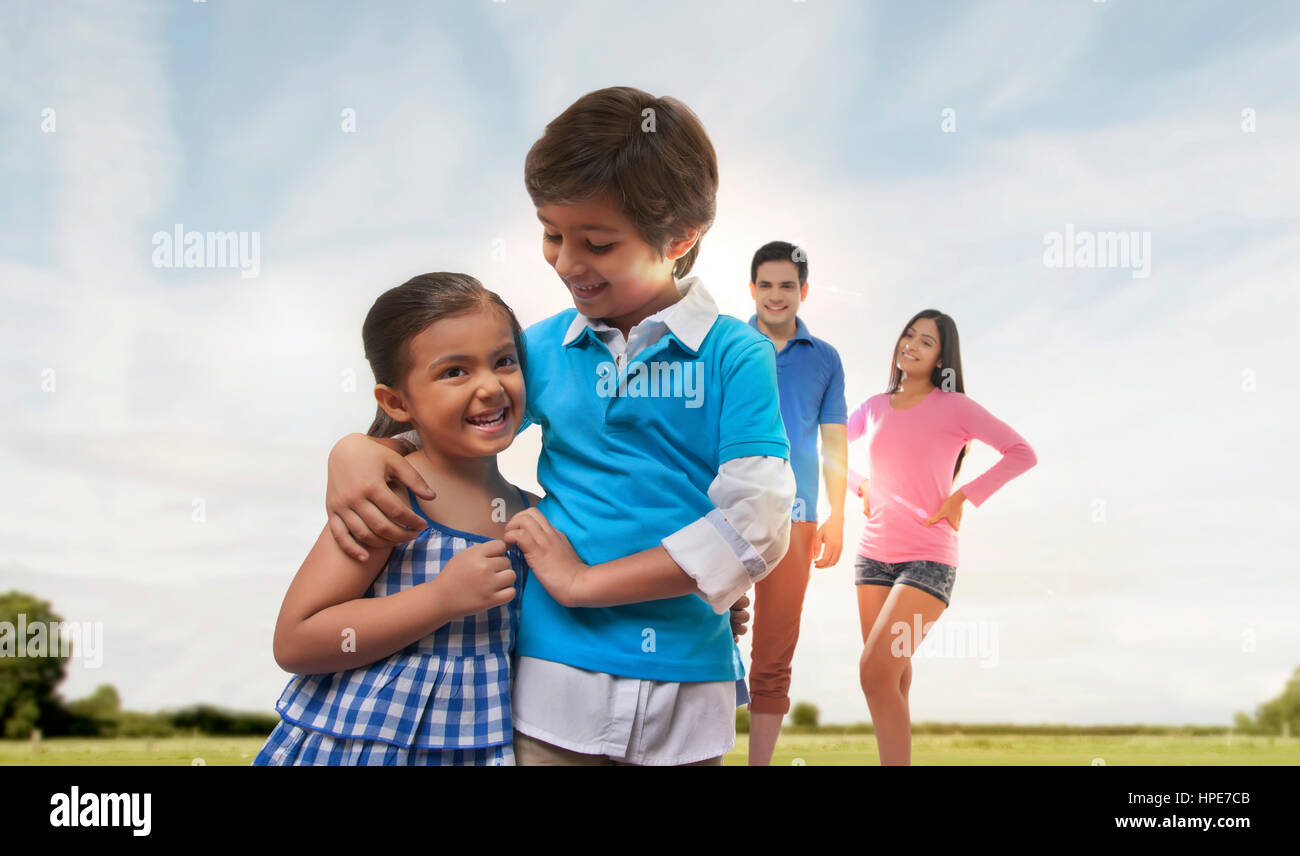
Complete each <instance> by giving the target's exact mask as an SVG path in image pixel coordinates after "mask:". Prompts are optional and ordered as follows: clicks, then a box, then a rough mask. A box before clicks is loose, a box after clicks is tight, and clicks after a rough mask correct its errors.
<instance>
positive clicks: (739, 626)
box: [731, 594, 749, 642]
mask: <svg viewBox="0 0 1300 856" xmlns="http://www.w3.org/2000/svg"><path fill="white" fill-rule="evenodd" d="M747 606H749V595H747V594H742V595H741V596H740V600H738V601H736V602H735V603H733V604H732V605H731V638H732V639H733V640H735V641H736V642H739V641H740V637H741V636H744V635H745V631H747V630H748V629H749V627H748V624H749V610H747V609H745V607H747Z"/></svg>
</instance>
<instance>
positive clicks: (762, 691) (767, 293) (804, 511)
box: [749, 241, 848, 766]
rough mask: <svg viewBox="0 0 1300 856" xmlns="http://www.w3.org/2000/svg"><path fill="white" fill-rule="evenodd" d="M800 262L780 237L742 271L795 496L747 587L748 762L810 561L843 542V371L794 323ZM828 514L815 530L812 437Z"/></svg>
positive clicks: (766, 744) (823, 562) (777, 690)
mask: <svg viewBox="0 0 1300 856" xmlns="http://www.w3.org/2000/svg"><path fill="white" fill-rule="evenodd" d="M808 287H809V284H808V259H807V256H806V255H805V253H804V252H803V250H802V249H800V248H798V247H796V246H794V245H793V244H790V243H787V242H785V241H772V242H771V243H769V244H765V245H764V246H762V247H760V248H759V250H758V252H756V253H755V254H754V259H753V262H752V263H751V265H750V281H749V291H750V294H751V296H753V298H754V308H755V315H754V316H753V317H752V318H750V319H749V323H750V325H751V326H753V327H754V328H756V329H757V330H758V331H759V332H761V333H763V334H764V335H765V336H767V337H768V338H769V339H771V340H772V343H773V345H775V346H776V351H777V356H776V371H777V388H778V392H779V395H780V398H781V419H782V421H783V422H784V424H785V430H786V435H787V437H788V438H789V440H790V465H791V467H792V468H793V470H794V476H795V482H796V485H797V490H796V494H795V501H794V505H793V507H792V509H791V524H790V548H789V550H788V551H787V552H786V554H785V558H784V559H783V560H782V561H781V562H780V564H778V565H777V566H776V568H775V569H773V570H772V572H771V573H770V574H768V576H767V577H765V578H764V579H762V580H760V581H759V582H758V583H757V584H756V585H755V587H754V629H753V634H754V635H753V649H752V663H751V666H750V679H749V680H750V686H749V695H750V702H749V712H750V717H749V763H750V765H751V766H767V765H769V764H770V763H771V762H772V752H773V750H774V749H775V748H776V740H777V737H778V736H779V735H780V733H781V720H782V719H783V718H784V717H785V714H786V713H788V712H789V710H790V661H791V660H792V659H793V657H794V649H795V644H796V643H797V642H798V639H799V616H800V613H801V612H802V610H803V599H804V593H805V591H806V590H807V588H808V577H809V569H810V566H811V565H812V563H813V558H814V556H816V557H817V559H816V565H817V567H819V568H828V567H831V566H832V565H834V564H835V563H836V562H837V561H838V560H839V557H840V548H841V546H842V544H843V541H844V494H845V488H846V481H847V479H846V467H847V463H848V441H847V439H846V429H845V423H846V422H847V421H848V408H847V407H846V406H845V402H844V369H843V366H842V365H841V363H840V355H839V353H838V352H837V351H836V350H835V348H833V347H831V345H829V344H828V343H826V342H824V341H823V340H821V339H818V338H816V337H814V336H812V335H811V334H809V332H808V328H807V326H806V325H805V324H804V322H803V321H802V320H800V319H799V317H798V312H799V307H800V306H801V305H802V303H803V302H804V301H805V300H807V298H808ZM819 428H820V433H821V441H822V454H823V455H824V458H825V460H824V462H823V472H824V474H825V477H826V489H827V491H828V493H829V499H830V506H831V513H830V517H829V518H827V520H826V522H825V524H823V525H822V526H821V527H820V528H818V526H817V487H818V480H817V461H818V456H817V434H818V429H819Z"/></svg>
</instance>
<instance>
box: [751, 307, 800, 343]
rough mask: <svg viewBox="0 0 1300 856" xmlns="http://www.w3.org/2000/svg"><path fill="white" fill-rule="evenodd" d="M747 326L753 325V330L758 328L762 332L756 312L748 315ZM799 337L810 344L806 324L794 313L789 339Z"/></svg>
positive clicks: (798, 338)
mask: <svg viewBox="0 0 1300 856" xmlns="http://www.w3.org/2000/svg"><path fill="white" fill-rule="evenodd" d="M749 326H751V327H753V328H754V329H755V330H758V332H760V333H762V332H763V331H762V330H759V329H758V313H755V314H753V315H751V316H749ZM764 335H766V334H764ZM800 339H802V340H803V341H805V342H808V343H809V344H812V335H811V334H810V333H809V332H808V325H807V324H805V323H803V319H802V318H800V317H799V316H798V315H796V316H794V335H793V336H791V337H790V341H791V342H797V341H799V340H800Z"/></svg>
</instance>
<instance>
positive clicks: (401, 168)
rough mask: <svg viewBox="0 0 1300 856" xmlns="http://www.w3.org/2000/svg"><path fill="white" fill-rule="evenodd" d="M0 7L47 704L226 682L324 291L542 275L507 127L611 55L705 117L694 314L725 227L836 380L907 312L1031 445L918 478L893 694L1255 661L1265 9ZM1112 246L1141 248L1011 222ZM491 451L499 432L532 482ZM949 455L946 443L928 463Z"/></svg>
mask: <svg viewBox="0 0 1300 856" xmlns="http://www.w3.org/2000/svg"><path fill="white" fill-rule="evenodd" d="M0 22H3V26H0V191H2V192H0V287H3V294H4V305H5V309H6V311H5V312H4V313H3V314H2V315H0V330H2V331H3V336H4V344H5V347H4V348H3V349H2V350H0V381H2V386H0V388H2V389H3V391H4V396H5V398H4V401H5V405H6V408H5V409H6V413H7V418H6V420H5V424H4V427H3V428H2V429H0V472H3V475H4V484H5V486H6V487H7V489H6V490H4V491H2V492H0V521H3V523H2V527H3V528H2V530H0V531H3V534H4V538H3V541H0V591H4V590H9V589H19V590H23V591H28V592H32V593H35V594H38V595H40V596H41V597H44V598H46V599H48V600H49V601H50V602H51V603H52V605H53V607H54V608H55V610H56V611H57V612H58V613H59V614H60V615H62V616H63V618H64V619H65V620H68V621H78V622H97V623H99V624H100V625H101V626H102V630H103V641H102V649H103V650H102V662H99V663H95V664H94V665H93V666H92V665H91V661H90V660H89V659H88V658H77V657H74V658H73V660H71V661H70V663H69V667H68V678H67V680H66V681H65V683H64V684H63V685H62V686H61V689H62V693H63V695H64V696H65V697H66V698H76V697H80V696H84V695H87V694H89V693H90V692H91V691H92V690H93V689H94V688H95V687H96V686H98V685H99V684H101V683H112V684H113V685H115V686H116V687H117V689H118V691H119V693H120V695H121V698H122V703H123V705H124V707H127V708H129V709H133V710H156V709H160V708H177V707H182V706H186V705H190V704H195V703H200V702H203V703H212V704H219V705H223V706H227V707H231V708H236V709H241V710H263V711H268V712H269V711H271V710H272V709H273V706H274V703H275V700H276V698H277V697H278V695H279V693H280V690H281V689H282V688H283V686H284V684H285V682H286V680H287V678H288V676H287V675H286V674H285V673H283V672H282V671H280V669H279V668H278V667H277V666H276V664H275V662H274V660H273V658H272V655H271V639H272V630H273V627H274V622H275V618H276V614H277V612H278V610H279V607H280V601H281V599H282V597H283V595H284V591H285V589H286V588H287V586H288V584H289V582H290V580H291V579H292V577H293V575H294V573H295V572H296V571H297V569H298V566H299V565H300V563H301V562H302V559H303V557H304V556H305V555H306V553H307V550H308V548H309V547H310V546H311V544H312V543H313V542H314V540H315V538H316V537H317V535H318V534H319V532H320V530H321V527H322V526H323V525H324V522H325V515H324V488H325V459H326V455H327V454H328V452H329V449H330V447H331V446H332V445H333V443H334V442H335V441H336V440H337V439H338V438H340V437H341V436H343V435H344V434H347V433H349V432H354V431H364V430H365V428H366V426H367V425H368V424H369V420H370V418H371V416H372V415H373V411H374V403H373V398H372V397H371V395H370V385H371V383H372V379H371V376H370V374H369V370H368V367H367V365H366V363H365V360H364V357H363V355H362V352H361V341H360V327H361V322H362V320H363V318H364V316H365V312H366V310H367V309H368V308H369V306H370V304H371V302H372V301H373V300H374V298H375V297H376V296H378V294H380V293H381V292H382V291H384V290H386V289H388V288H390V287H392V286H394V285H397V284H399V283H401V282H403V281H405V280H406V279H408V278H409V277H411V276H413V275H415V274H417V273H422V272H426V271H432V270H449V271H464V272H467V273H470V274H473V275H474V276H477V277H478V278H479V279H481V280H482V281H483V282H484V283H485V284H486V285H487V286H488V287H489V288H492V289H493V290H495V291H497V292H498V293H500V294H501V295H502V296H503V297H504V298H505V300H506V301H507V302H508V303H509V304H510V305H511V306H512V307H513V308H514V309H515V311H516V313H517V315H518V316H519V318H520V320H521V321H522V322H523V323H524V324H525V325H527V324H529V323H533V322H535V321H539V320H541V319H543V318H545V317H547V316H549V315H552V314H554V313H556V312H558V311H561V310H563V309H565V308H567V307H568V306H570V305H571V302H570V300H569V299H568V297H567V292H566V291H565V290H564V288H563V286H562V284H561V282H560V281H559V279H558V278H557V277H556V276H555V273H554V271H553V270H551V269H550V268H549V267H548V266H547V264H546V263H545V261H544V260H543V259H542V256H541V253H540V246H541V244H540V239H541V228H540V225H539V224H538V222H537V220H536V217H535V212H534V209H533V208H532V205H531V202H530V200H529V199H528V196H527V194H526V193H525V191H524V187H523V181H522V177H523V176H522V171H523V170H522V167H523V159H524V155H525V153H526V152H527V150H528V148H529V147H530V146H531V145H532V143H533V142H534V141H535V140H536V139H537V138H538V136H540V134H541V132H542V130H543V128H544V127H545V124H546V122H547V121H548V120H550V119H551V118H553V117H555V116H556V115H558V114H559V113H560V112H561V111H562V110H563V109H564V108H565V107H567V106H568V105H569V104H570V103H572V102H573V101H574V100H576V99H577V98H578V97H580V96H581V95H583V94H585V93H587V92H589V91H592V90H594V89H599V88H602V87H605V86H612V85H630V86H635V87H638V88H640V89H643V90H645V91H647V92H650V93H652V94H655V95H671V96H673V97H676V98H678V99H680V100H682V101H684V102H685V103H686V104H687V105H689V106H690V107H691V108H692V109H693V110H694V111H695V112H696V114H697V115H698V116H699V117H700V118H701V120H702V122H703V123H704V126H705V128H706V130H707V132H708V133H709V136H710V138H711V140H712V142H713V144H714V146H715V149H716V150H717V153H718V159H719V170H720V176H721V182H720V189H719V194H718V207H717V217H716V220H715V222H714V224H713V226H712V228H711V229H710V230H709V231H708V233H707V234H706V235H705V237H704V238H703V242H702V248H701V254H700V258H699V261H698V263H697V265H696V269H695V271H694V273H697V274H699V275H700V277H701V278H702V281H703V282H704V283H705V284H706V286H707V288H708V289H709V291H710V293H711V294H712V295H713V296H714V298H715V299H716V300H717V302H718V304H719V306H720V308H721V310H722V311H723V312H725V313H728V314H731V315H735V316H737V317H739V318H742V319H747V318H748V317H749V316H750V315H751V314H752V313H753V309H754V307H753V301H752V299H751V298H750V297H749V294H748V289H747V287H746V283H747V281H748V277H749V260H750V257H751V256H752V255H753V252H754V250H755V249H757V248H758V247H759V246H761V245H762V244H764V243H766V242H768V241H770V240H788V241H791V242H793V243H796V244H798V245H799V246H801V247H803V248H804V250H805V252H806V253H807V257H808V260H809V266H810V269H809V279H810V282H811V286H810V293H809V297H808V300H807V302H806V304H805V305H804V306H803V308H802V310H801V317H802V318H803V319H804V320H805V321H806V323H807V324H808V326H809V329H810V331H811V332H812V333H813V334H814V335H816V336H818V337H820V338H823V339H825V340H826V341H828V342H830V343H831V344H833V345H834V346H835V347H836V348H837V349H838V350H839V353H840V355H841V358H842V360H843V363H844V366H845V370H846V387H847V397H848V403H849V407H850V408H852V407H855V406H856V405H857V404H858V403H860V402H861V401H862V400H864V399H865V398H867V397H869V396H870V395H873V394H876V393H878V392H881V391H883V390H884V387H885V384H886V381H887V375H886V368H887V365H888V363H887V360H888V358H889V355H890V353H891V351H892V346H893V343H894V340H895V337H897V335H898V332H899V330H900V329H901V328H902V326H903V324H904V323H905V322H906V321H907V320H908V318H910V317H911V315H912V314H913V313H915V312H916V311H918V310H921V309H925V308H932V307H933V308H939V309H942V310H943V311H944V312H946V313H947V314H949V315H951V316H952V317H953V318H954V319H955V320H956V322H957V325H958V328H959V330H960V333H961V344H962V362H963V368H964V374H965V381H966V392H967V394H968V395H970V396H971V397H972V398H974V399H975V400H976V401H978V402H979V403H980V404H982V405H983V406H984V407H985V408H987V409H988V410H989V411H991V412H992V413H993V414H994V415H996V416H997V417H998V418H1000V419H1002V420H1003V421H1005V422H1007V423H1008V424H1010V425H1011V426H1012V427H1013V428H1015V429H1016V430H1017V431H1018V432H1019V433H1020V434H1021V435H1022V436H1024V437H1025V438H1026V440H1027V441H1028V442H1029V443H1030V444H1031V445H1032V447H1033V448H1034V450H1035V452H1036V454H1037V457H1038V464H1037V466H1036V467H1034V468H1033V469H1032V470H1030V471H1029V472H1027V473H1026V474H1024V475H1023V476H1020V477H1019V478H1017V479H1015V480H1013V481H1012V482H1010V483H1008V484H1007V485H1006V486H1005V487H1004V488H1003V489H1001V490H1000V491H998V492H997V493H996V494H995V495H994V496H993V497H992V498H991V499H990V500H989V501H987V502H986V503H985V504H984V505H983V506H982V507H980V508H978V509H976V508H973V507H971V506H969V505H968V506H967V508H966V510H965V514H964V517H963V520H962V527H961V532H960V555H961V562H960V566H959V570H958V574H957V582H956V585H955V588H954V590H953V600H952V606H951V608H950V609H949V610H948V611H947V612H946V613H945V614H944V616H943V618H942V619H941V620H940V622H939V624H938V625H936V628H935V630H934V631H933V634H932V636H931V638H930V639H928V640H927V641H926V643H925V645H924V646H922V648H921V650H920V651H919V652H918V655H917V659H916V661H915V662H914V677H913V683H912V689H911V693H910V698H911V713H912V718H913V721H917V722H919V721H945V722H951V721H961V722H1016V723H1042V722H1050V723H1073V724H1100V723H1133V722H1147V723H1166V724H1184V723H1197V724H1211V725H1213V724H1220V725H1228V724H1230V723H1231V722H1232V718H1233V715H1234V714H1235V713H1236V712H1237V711H1247V712H1251V711H1253V710H1254V708H1255V706H1256V705H1258V704H1260V703H1262V702H1264V701H1266V700H1267V699H1270V698H1272V697H1274V696H1276V695H1277V694H1278V693H1280V691H1281V690H1282V687H1283V685H1284V683H1285V681H1286V679H1287V677H1288V676H1289V675H1290V674H1291V672H1292V671H1293V670H1294V669H1295V668H1296V667H1297V666H1300V622H1296V621H1295V620H1294V613H1295V608H1296V606H1297V604H1298V603H1300V577H1298V576H1297V573H1296V572H1297V565H1298V563H1297V560H1296V558H1295V557H1296V555H1297V547H1300V536H1298V535H1297V532H1300V527H1297V526H1296V525H1295V524H1294V522H1293V521H1294V519H1295V517H1296V515H1297V513H1298V512H1300V501H1297V499H1296V498H1295V494H1294V491H1293V485H1294V483H1295V474H1296V466H1295V464H1294V450H1293V445H1294V443H1293V442H1292V441H1287V440H1286V437H1288V436H1290V437H1292V438H1294V435H1293V434H1292V433H1291V427H1292V426H1293V425H1294V424H1295V422H1296V419H1297V416H1300V408H1297V406H1296V403H1295V402H1296V394H1297V392H1298V391H1300V390H1297V382H1296V373H1295V371H1294V370H1293V369H1292V368H1291V367H1290V366H1289V365H1288V364H1287V363H1286V360H1287V359H1288V356H1287V355H1288V354H1290V353H1292V352H1293V350H1294V345H1295V334H1294V331H1293V319H1294V318H1295V317H1296V313H1297V309H1300V289H1298V288H1297V285H1300V276H1298V274H1300V237H1298V236H1300V228H1298V227H1300V205H1297V203H1296V200H1297V199H1298V198H1300V158H1298V157H1297V154H1298V153H1300V94H1297V91H1296V89H1295V86H1294V81H1295V80H1296V79H1300V15H1297V14H1296V12H1295V10H1294V7H1293V6H1290V4H1287V3H1281V2H1279V3H1267V2H1260V3H1251V4H1231V3H1198V2H1177V3H1175V2H1151V1H1150V0H1147V2H1136V1H1135V0H1108V2H1100V3H1099V2H1091V0H1062V2H1055V3H1028V2H1023V3H1013V2H986V3H956V2H935V3H924V4H920V3H916V4H908V3H901V2H897V3H865V2H861V3H859V2H839V3H837V2H823V0H805V2H790V0H753V2H735V3H727V2H704V3H701V2H683V3H674V2H665V3H661V4H656V6H655V14H654V15H653V16H647V15H646V12H645V7H644V5H643V4H636V3H630V2H627V3H616V2H601V3H595V2H590V3H581V2H572V3H570V2H562V0H552V2H521V0H506V2H489V0H465V2H446V3H426V4H404V3H385V4H378V5H375V6H373V7H367V6H360V5H357V4H343V3H323V2H313V3H301V2H298V3H294V2H285V3H276V4H254V3H246V2H225V0H209V2H179V0H177V2H167V3H142V2H123V3H117V4H98V3H66V4H57V5H55V4H43V3H37V2H16V3H8V4H6V5H5V7H4V10H3V11H2V12H0ZM178 225H179V226H180V227H181V228H182V229H183V230H198V231H201V232H234V233H245V234H246V235H248V236H250V237H251V236H252V235H254V234H256V235H257V236H258V242H259V243H258V248H259V253H258V258H257V265H256V269H255V270H254V269H252V268H250V267H249V266H245V267H244V269H243V270H241V269H240V268H238V267H237V266H226V267H214V266H211V265H209V266H207V267H202V268H186V267H166V266H159V265H158V264H156V262H157V261H158V258H159V256H158V239H157V238H156V235H157V234H158V233H164V234H170V233H171V232H173V230H174V229H176V228H177V227H178ZM1112 232H1113V233H1122V234H1124V235H1132V236H1136V237H1135V244H1134V246H1136V247H1141V246H1147V247H1149V252H1148V253H1146V254H1144V260H1143V263H1142V264H1137V263H1136V261H1135V260H1134V259H1131V258H1130V259H1129V260H1127V261H1124V262H1123V263H1120V261H1117V260H1115V259H1111V260H1110V262H1111V263H1110V264H1109V265H1106V266H1088V265H1085V264H1082V263H1080V262H1082V261H1083V260H1081V259H1078V258H1074V259H1071V261H1072V262H1073V263H1072V264H1065V265H1062V264H1057V263H1053V262H1051V261H1050V260H1049V257H1048V254H1047V252H1046V250H1047V248H1048V246H1049V245H1050V243H1051V242H1052V241H1053V240H1057V239H1056V238H1054V237H1053V236H1062V235H1066V234H1069V235H1072V236H1073V235H1077V234H1079V233H1087V234H1088V235H1091V236H1097V235H1100V234H1101V233H1112ZM1121 261H1122V260H1121ZM245 273H249V274H252V273H255V274H256V275H248V276H245V275H244V274H245ZM539 443H540V436H539V432H538V431H536V430H530V431H528V432H526V433H525V434H523V435H521V436H520V438H519V439H518V440H517V441H516V442H515V444H514V445H513V446H512V447H511V448H510V449H509V450H508V451H507V452H505V453H504V454H503V455H502V456H501V466H502V471H503V473H504V474H505V475H506V477H507V478H509V479H510V480H511V481H513V482H515V483H517V484H519V485H521V486H523V487H525V488H528V489H532V490H537V487H538V486H537V483H536V473H535V465H536V456H537V451H538V448H539ZM996 460H997V453H996V452H995V451H994V450H992V449H990V448H988V447H986V446H982V445H979V444H976V445H975V446H974V447H973V449H972V452H971V453H970V454H968V456H967V458H966V461H965V463H964V464H963V473H964V474H969V476H973V475H975V474H977V473H979V472H982V471H983V470H984V469H986V468H987V467H989V466H991V465H992V464H993V463H994V462H995V461H996ZM864 461H865V458H864V453H863V450H862V449H861V448H858V447H857V444H855V447H854V448H851V450H850V462H851V463H852V464H854V465H855V466H857V467H858V468H859V469H862V464H863V463H864ZM821 493H822V506H823V508H822V510H823V513H824V512H825V510H826V508H827V505H826V500H825V489H824V487H823V489H822V491H821ZM860 511H861V509H860V507H858V506H857V504H856V503H855V502H853V501H850V503H849V513H848V516H847V522H846V527H845V532H844V543H845V549H844V552H843V555H842V557H841V559H840V561H839V563H838V564H837V565H836V566H835V567H833V568H828V569H814V570H813V572H812V574H813V576H812V581H811V583H810V586H809V590H808V594H807V598H806V601H805V607H804V620H803V629H802V631H801V635H800V641H799V648H798V651H797V653H796V655H795V659H794V663H793V680H792V684H791V693H790V695H791V698H792V699H793V700H794V701H796V702H798V701H810V702H813V703H814V704H816V705H817V706H818V707H819V708H820V711H821V719H822V721H823V722H845V723H847V722H859V721H866V720H867V719H868V718H869V717H868V711H867V707H866V703H865V701H864V700H863V697H862V693H861V690H860V687H859V685H858V674H857V662H858V656H859V654H860V648H861V636H860V630H859V627H858V617H857V611H856V600H855V592H854V587H853V570H852V565H853V557H854V554H855V553H856V545H857V540H858V538H859V536H860V534H861V528H862V523H863V519H862V516H861V513H860ZM962 639H969V640H975V641H977V642H981V643H982V644H977V645H974V646H971V647H966V648H962V647H961V646H960V645H958V644H957V643H958V642H960V641H962ZM741 650H742V653H743V654H744V656H745V660H746V662H747V663H748V655H749V645H748V638H747V637H742V643H741Z"/></svg>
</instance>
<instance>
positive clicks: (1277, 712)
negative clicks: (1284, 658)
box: [1255, 669, 1300, 737]
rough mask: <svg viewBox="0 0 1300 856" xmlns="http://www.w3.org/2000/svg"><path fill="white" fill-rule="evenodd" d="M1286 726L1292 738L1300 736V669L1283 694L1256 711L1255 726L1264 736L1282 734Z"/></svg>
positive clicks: (1287, 684)
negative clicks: (1283, 727)
mask: <svg viewBox="0 0 1300 856" xmlns="http://www.w3.org/2000/svg"><path fill="white" fill-rule="evenodd" d="M1284 724H1285V725H1286V726H1287V727H1288V729H1289V731H1290V733H1291V736H1292V737H1297V736H1300V669H1296V670H1295V671H1294V672H1293V673H1292V674H1291V679H1290V680H1289V681H1287V682H1286V686H1285V687H1283V688H1282V694H1281V695H1279V696H1278V697H1277V698H1275V699H1273V700H1272V701H1266V702H1264V703H1263V704H1261V705H1260V706H1259V707H1257V708H1256V709H1255V726H1256V728H1257V729H1258V730H1259V731H1261V732H1263V733H1264V734H1281V733H1282V726H1283V725H1284Z"/></svg>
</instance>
